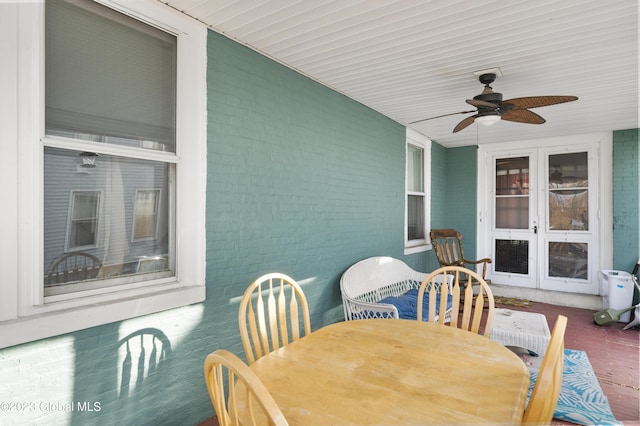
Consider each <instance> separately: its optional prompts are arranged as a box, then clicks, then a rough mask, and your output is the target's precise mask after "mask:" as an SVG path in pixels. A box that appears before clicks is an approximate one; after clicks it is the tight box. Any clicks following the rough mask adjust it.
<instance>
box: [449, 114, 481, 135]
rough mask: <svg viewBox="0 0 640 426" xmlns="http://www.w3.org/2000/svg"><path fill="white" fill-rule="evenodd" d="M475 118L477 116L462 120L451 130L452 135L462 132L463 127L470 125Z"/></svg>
mask: <svg viewBox="0 0 640 426" xmlns="http://www.w3.org/2000/svg"><path fill="white" fill-rule="evenodd" d="M477 116H478V115H477V114H476V115H472V116H471V117H467V118H465V119H464V120H462V121H461V122H459V123H458V125H457V126H456V127H454V128H453V133H457V132H459V131H460V130H462V129H464V128H465V127H467V126H468V125H470V124H472V123H473V121H474V120H475V119H476V117H477Z"/></svg>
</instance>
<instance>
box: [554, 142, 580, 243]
mask: <svg viewBox="0 0 640 426" xmlns="http://www.w3.org/2000/svg"><path fill="white" fill-rule="evenodd" d="M549 229H550V230H554V231H565V230H585V231H586V230H589V175H588V168H587V153H586V152H576V153H571V154H559V155H550V156H549Z"/></svg>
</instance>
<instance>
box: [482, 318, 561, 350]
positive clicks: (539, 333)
mask: <svg viewBox="0 0 640 426" xmlns="http://www.w3.org/2000/svg"><path fill="white" fill-rule="evenodd" d="M489 338H490V339H491V340H495V341H496V342H498V343H501V344H502V345H504V346H517V347H519V348H524V349H528V350H530V351H533V352H535V353H536V354H538V355H539V356H540V357H543V356H544V354H545V352H546V351H547V345H549V340H550V339H551V333H550V332H549V325H548V324H547V318H546V317H545V316H544V315H543V314H538V313H534V312H523V311H515V310H512V309H496V310H495V315H494V316H493V325H492V326H491V333H489Z"/></svg>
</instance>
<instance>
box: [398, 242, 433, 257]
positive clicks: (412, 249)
mask: <svg viewBox="0 0 640 426" xmlns="http://www.w3.org/2000/svg"><path fill="white" fill-rule="evenodd" d="M428 250H431V244H420V245H416V246H405V248H404V254H405V255H407V254H415V253H422V252H425V251H428Z"/></svg>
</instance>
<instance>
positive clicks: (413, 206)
mask: <svg viewBox="0 0 640 426" xmlns="http://www.w3.org/2000/svg"><path fill="white" fill-rule="evenodd" d="M407 216H408V217H407V224H408V225H407V238H408V239H409V240H421V239H424V238H425V232H424V197H423V196H419V195H409V196H408V198H407Z"/></svg>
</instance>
